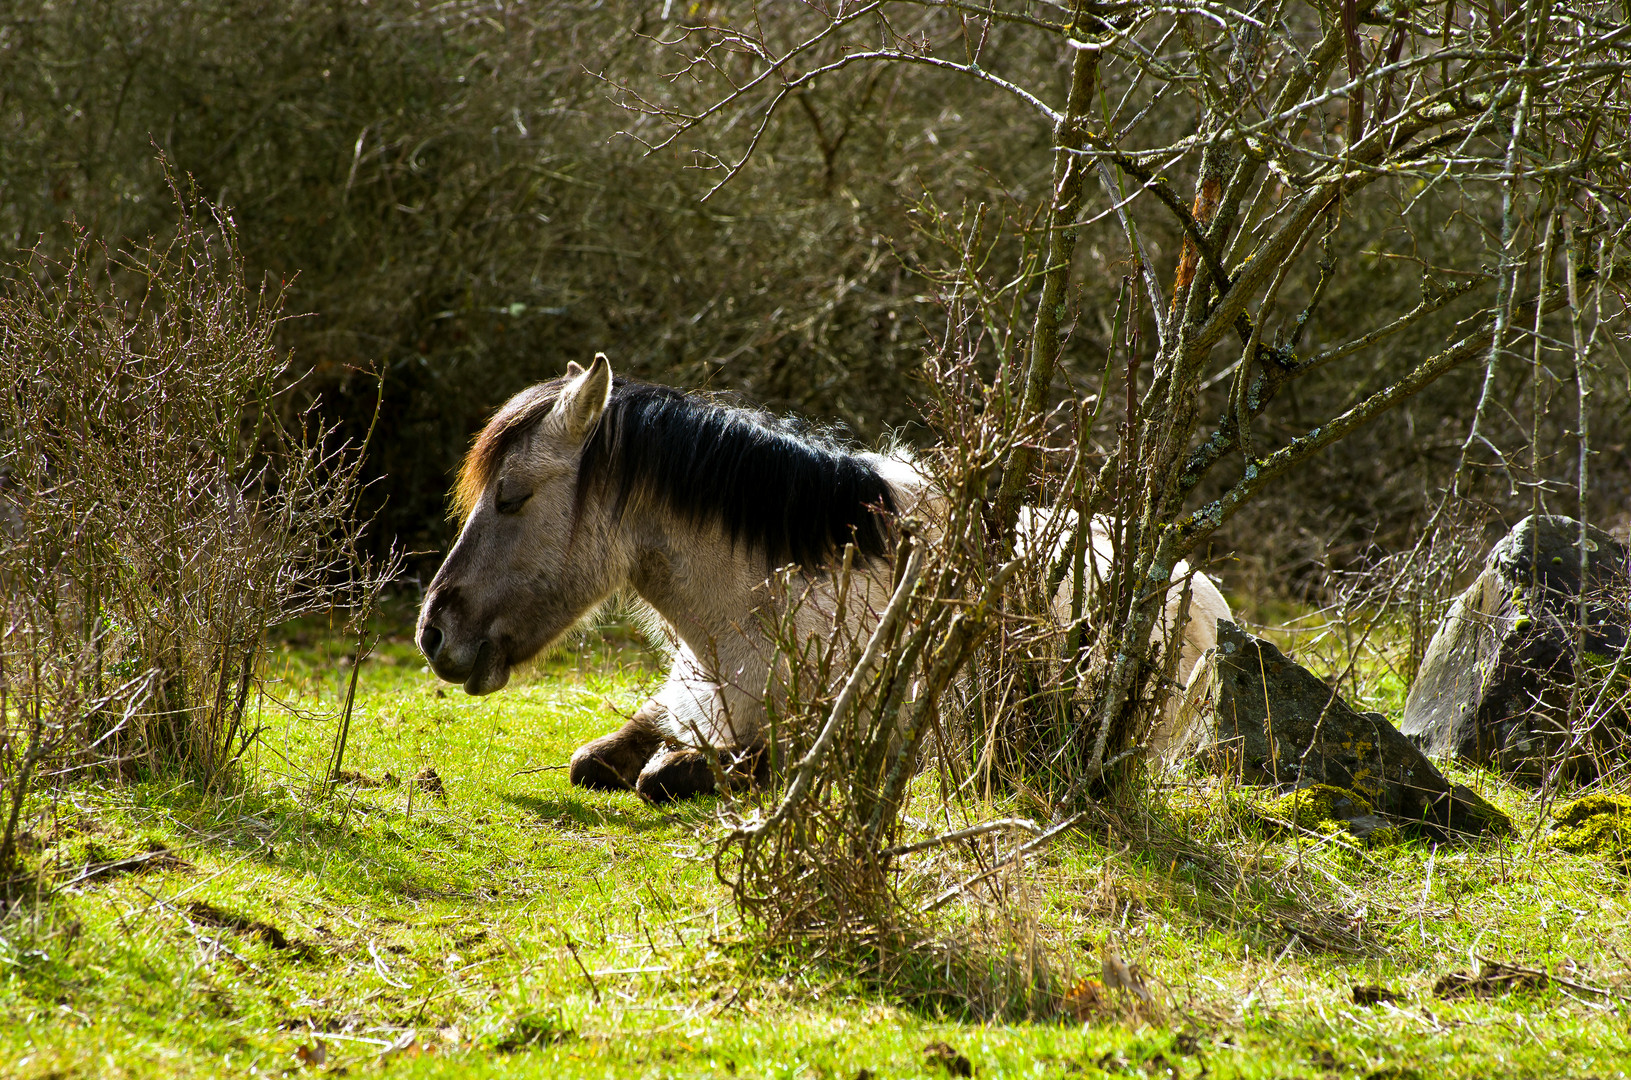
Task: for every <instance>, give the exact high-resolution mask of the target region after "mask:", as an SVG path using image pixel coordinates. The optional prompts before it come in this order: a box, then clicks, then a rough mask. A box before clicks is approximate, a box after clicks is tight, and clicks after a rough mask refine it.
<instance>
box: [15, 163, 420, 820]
mask: <svg viewBox="0 0 1631 1080" xmlns="http://www.w3.org/2000/svg"><path fill="white" fill-rule="evenodd" d="M172 190H173V191H174V194H175V196H176V202H177V206H178V209H179V221H178V224H177V227H176V229H175V232H174V234H173V235H172V236H170V237H168V238H165V239H154V240H150V241H148V242H147V243H145V244H142V245H139V246H133V247H129V248H126V249H120V250H108V249H105V248H104V247H102V246H101V245H99V244H97V243H96V242H95V241H94V240H92V239H91V238H90V236H89V235H87V234H85V233H83V232H82V233H80V234H78V236H77V239H76V242H75V243H74V244H73V246H72V248H71V249H70V250H69V251H68V252H67V254H66V255H64V256H63V257H61V258H54V257H52V256H51V255H50V254H49V253H47V252H46V251H43V250H36V251H34V252H33V253H32V254H31V255H30V256H29V258H28V260H27V261H26V262H25V263H23V264H22V265H20V266H18V267H16V268H15V270H14V272H13V274H12V275H11V278H10V280H9V281H8V282H7V288H6V290H5V294H4V295H3V297H0V383H3V384H4V385H5V386H6V388H7V389H6V393H5V398H4V405H3V408H4V410H5V411H4V414H3V415H0V424H3V427H4V430H5V450H4V459H3V460H0V480H3V485H4V486H3V489H0V493H3V496H4V501H3V507H4V511H5V521H4V526H3V529H4V538H5V562H4V565H3V567H0V578H3V579H4V582H5V586H6V595H7V597H8V602H7V627H6V639H5V655H4V658H3V662H4V665H5V675H4V679H5V686H4V688H0V693H4V694H6V695H8V701H9V706H8V708H9V709H10V710H11V711H10V712H9V713H8V714H7V715H8V719H7V722H6V725H5V728H6V730H5V736H4V738H5V739H6V746H7V747H8V751H9V757H8V760H7V766H8V767H7V771H6V773H5V784H6V786H7V788H8V789H9V796H10V799H11V801H12V803H13V805H14V806H16V805H20V800H21V799H22V798H23V795H24V792H25V790H26V788H27V787H28V784H29V783H30V781H31V780H34V779H36V778H38V777H39V775H40V772H39V767H38V766H39V762H40V761H41V760H42V754H44V753H45V751H44V750H43V749H41V748H45V747H57V748H60V749H61V750H62V751H63V753H65V754H68V755H69V756H70V757H72V758H74V760H75V763H76V764H77V765H79V766H81V767H84V766H87V765H91V764H99V765H112V766H114V767H115V768H116V770H117V771H119V772H121V773H125V774H130V773H134V772H141V771H150V770H160V771H164V772H166V773H171V774H178V775H182V776H185V777H187V778H188V779H190V780H192V781H193V782H195V783H196V784H197V785H199V787H200V788H203V789H209V788H212V787H215V786H218V785H220V784H222V783H223V782H225V781H226V780H227V779H228V778H230V777H231V776H232V775H233V774H234V770H235V766H236V765H237V763H238V762H239V760H240V759H241V758H242V756H243V754H244V752H245V751H246V750H247V749H248V748H249V747H250V746H251V745H252V744H253V742H254V740H255V738H256V736H257V735H258V734H259V730H258V728H257V727H256V726H255V722H254V716H255V712H256V710H255V703H256V693H257V688H258V679H259V676H260V671H259V664H260V661H261V658H262V656H263V655H264V650H265V646H266V633H267V630H268V628H269V627H271V626H274V625H276V624H278V623H281V622H283V621H285V620H288V619H291V618H294V617H296V616H299V615H302V614H305V613H308V612H313V611H321V610H328V609H330V608H332V607H334V606H336V605H349V604H352V603H354V602H357V601H361V600H365V599H368V598H370V597H372V596H373V595H374V593H375V592H376V591H377V586H378V583H379V581H380V580H381V579H382V578H384V577H389V576H390V575H391V574H392V573H393V572H394V567H395V564H394V563H390V562H388V563H387V564H386V565H384V566H371V565H369V564H367V563H366V562H364V561H362V560H361V559H360V558H359V556H358V541H359V538H360V536H361V533H362V529H363V527H364V523H363V522H362V521H360V520H359V519H358V518H357V516H356V513H355V505H356V500H357V497H358V494H359V486H360V485H359V478H358V466H359V461H360V453H361V447H360V446H359V445H356V444H351V443H346V442H342V441H340V440H339V439H337V438H335V437H334V432H333V430H332V429H331V428H329V427H327V426H325V425H324V424H322V423H321V422H320V421H318V420H317V419H316V418H315V416H314V415H313V414H311V413H310V412H304V413H302V412H291V411H290V410H289V409H288V407H287V401H286V398H287V394H288V389H289V386H290V382H289V377H288V376H289V357H288V355H287V354H286V353H284V352H282V351H281V350H280V349H279V348H278V347H277V346H276V344H275V342H274V336H275V333H276V330H277V326H278V323H279V320H280V305H281V302H282V294H281V290H280V289H276V288H270V289H268V288H261V289H257V288H255V287H253V286H251V285H250V284H249V283H248V282H246V280H245V278H244V273H243V264H242V260H241V257H240V255H239V253H238V243H237V234H236V229H235V227H234V224H233V222H232V219H231V217H230V216H228V215H227V214H226V213H225V212H224V211H222V210H219V209H217V208H215V207H213V206H211V205H210V204H208V203H207V202H205V201H203V200H202V199H200V198H199V197H197V196H196V195H195V194H192V193H191V192H183V191H182V190H180V189H179V188H175V187H173V189H172ZM25 743H26V744H27V747H28V748H27V749H26V750H21V751H19V749H18V748H20V747H22V746H23V745H24V744H25Z"/></svg>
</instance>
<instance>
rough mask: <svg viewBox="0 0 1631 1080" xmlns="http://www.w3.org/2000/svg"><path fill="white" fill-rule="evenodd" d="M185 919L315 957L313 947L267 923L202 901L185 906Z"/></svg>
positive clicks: (296, 953) (275, 947) (298, 954)
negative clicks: (252, 936)
mask: <svg viewBox="0 0 1631 1080" xmlns="http://www.w3.org/2000/svg"><path fill="white" fill-rule="evenodd" d="M187 917H188V918H189V919H191V920H192V921H193V922H199V923H203V924H204V925H206V926H218V927H220V928H221V929H223V930H235V931H237V932H238V933H241V934H253V935H254V936H256V937H258V938H260V939H261V940H262V941H264V942H266V943H267V944H268V945H270V946H272V948H274V949H280V950H286V951H289V952H292V953H294V954H295V955H297V956H301V957H308V958H309V957H312V956H315V955H317V950H316V948H315V947H314V946H312V945H310V944H309V943H307V942H304V941H301V940H300V939H299V938H292V937H289V936H288V935H287V934H285V933H284V932H283V931H282V930H279V929H278V928H277V927H275V926H273V925H272V924H271V923H269V922H262V921H261V920H259V919H251V918H250V917H249V916H247V915H239V914H238V913H237V912H233V911H226V910H224V909H222V908H218V907H216V906H215V905H214V904H211V903H208V902H207V901H204V900H194V901H193V902H192V903H190V904H188V905H187Z"/></svg>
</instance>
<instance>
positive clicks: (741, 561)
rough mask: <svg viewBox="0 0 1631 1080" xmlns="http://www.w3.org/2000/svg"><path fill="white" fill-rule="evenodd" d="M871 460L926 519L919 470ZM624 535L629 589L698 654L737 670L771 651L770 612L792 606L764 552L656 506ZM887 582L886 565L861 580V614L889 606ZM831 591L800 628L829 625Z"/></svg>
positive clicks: (806, 602)
mask: <svg viewBox="0 0 1631 1080" xmlns="http://www.w3.org/2000/svg"><path fill="white" fill-rule="evenodd" d="M869 457H872V458H873V462H874V465H875V466H876V465H878V464H883V465H884V466H885V467H884V468H881V469H880V471H881V472H883V473H884V476H885V478H886V479H887V480H888V481H889V482H890V485H891V486H892V487H893V488H894V492H895V497H896V498H895V501H896V506H897V507H899V508H900V511H901V513H902V514H903V515H905V514H921V513H923V512H924V510H925V509H926V505H927V501H928V491H929V485H928V483H927V481H926V480H925V479H924V477H923V476H922V474H921V473H919V472H918V470H917V468H916V466H915V465H913V464H912V463H911V462H909V461H905V460H902V459H900V458H878V457H875V456H872V455H869ZM625 529H626V535H627V538H628V543H629V546H630V550H631V551H632V553H633V557H632V559H631V560H630V573H629V584H630V585H631V586H632V587H633V588H634V590H635V592H637V593H639V595H640V598H641V599H642V600H644V601H645V602H646V603H648V604H650V605H651V606H652V607H653V608H654V609H655V610H656V611H657V613H658V614H659V615H661V616H662V617H663V618H664V619H666V620H667V621H668V623H669V624H670V625H671V626H672V627H673V628H674V631H675V633H677V634H678V635H679V637H680V639H681V640H682V641H684V642H685V644H686V645H687V646H689V647H690V648H691V650H692V651H693V652H695V653H696V654H697V655H698V656H702V657H706V656H709V655H717V656H718V657H719V658H720V660H721V661H722V662H728V663H729V664H734V663H735V662H736V661H737V660H739V659H745V658H746V656H747V655H748V654H749V653H752V654H758V653H761V652H763V651H764V648H765V646H766V636H765V631H764V628H763V622H764V619H765V618H766V616H767V615H768V616H772V617H774V616H775V615H776V612H775V611H772V610H767V609H768V608H771V607H774V606H775V605H779V604H785V603H786V602H787V601H786V598H785V595H784V592H785V590H782V589H779V588H776V587H772V586H769V585H767V578H768V577H769V568H768V567H767V566H766V565H765V559H764V555H763V553H762V552H760V551H759V550H757V549H756V548H754V547H753V546H752V545H749V544H744V543H736V544H732V543H731V542H730V539H729V538H728V537H727V536H726V534H725V532H724V530H723V529H721V528H720V527H718V526H717V525H698V524H696V523H694V522H690V521H685V520H682V519H680V518H678V517H676V516H675V515H673V514H671V513H668V512H667V511H666V510H665V509H663V508H662V507H661V506H660V505H655V504H654V502H646V503H645V504H644V505H643V507H642V508H641V509H640V510H639V511H638V512H637V513H631V514H630V515H629V516H628V518H627V519H625ZM888 576H889V575H888V567H887V565H885V563H879V562H877V561H876V560H874V561H873V564H869V566H868V567H867V569H866V570H865V571H863V572H862V573H860V574H858V575H857V576H856V578H855V584H856V587H857V589H858V591H857V593H856V597H857V601H858V603H857V604H856V608H857V610H862V609H865V608H867V607H871V606H875V605H877V604H879V603H881V601H884V600H887V599H888V593H887V585H888ZM874 578H878V579H879V580H881V581H882V582H883V585H884V592H883V593H882V594H881V600H880V597H878V596H874V595H873V594H874V593H875V592H877V589H876V587H875V586H876V585H877V582H876V581H873V579H874ZM832 591H833V590H832V588H831V584H830V583H829V582H825V581H818V582H817V583H816V587H815V588H814V589H813V590H811V591H810V592H809V593H807V594H804V595H802V596H801V597H800V600H799V601H798V602H799V603H800V605H801V610H800V612H799V622H800V623H801V624H804V623H808V624H810V626H811V627H814V626H815V625H816V624H817V623H819V622H821V621H822V619H823V618H828V617H830V615H831V611H830V610H828V609H830V608H831V607H832V597H831V595H830V594H831V593H832Z"/></svg>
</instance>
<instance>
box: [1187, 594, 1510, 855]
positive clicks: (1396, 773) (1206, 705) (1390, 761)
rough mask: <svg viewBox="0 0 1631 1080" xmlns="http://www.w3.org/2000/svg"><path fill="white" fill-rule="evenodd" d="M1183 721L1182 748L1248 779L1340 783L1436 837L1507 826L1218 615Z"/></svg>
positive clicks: (1414, 751) (1394, 733)
mask: <svg viewBox="0 0 1631 1080" xmlns="http://www.w3.org/2000/svg"><path fill="white" fill-rule="evenodd" d="M1179 724H1180V730H1183V731H1185V739H1184V756H1190V757H1193V758H1195V759H1196V760H1198V761H1199V762H1200V763H1201V764H1202V765H1203V767H1205V768H1207V769H1210V770H1211V771H1213V772H1217V773H1220V774H1232V775H1234V776H1236V777H1238V778H1239V779H1241V780H1243V781H1245V782H1247V783H1251V784H1262V785H1265V786H1271V787H1275V788H1280V789H1283V790H1295V789H1297V788H1310V787H1313V786H1314V785H1319V784H1323V785H1328V786H1329V787H1331V788H1341V789H1344V790H1346V791H1350V792H1355V793H1357V794H1359V795H1360V796H1362V797H1363V798H1364V800H1365V801H1366V802H1368V803H1369V807H1370V808H1371V809H1374V811H1375V813H1377V814H1383V815H1386V816H1387V817H1389V818H1393V819H1396V820H1399V821H1402V822H1412V823H1416V824H1419V825H1420V826H1421V827H1423V828H1424V829H1426V830H1427V831H1428V832H1430V833H1432V834H1434V835H1437V836H1445V835H1447V834H1449V833H1485V832H1493V833H1501V834H1506V833H1510V832H1511V831H1512V823H1511V821H1510V820H1508V818H1507V817H1506V815H1505V814H1503V813H1501V811H1500V810H1498V809H1496V808H1495V807H1493V806H1491V805H1490V804H1489V803H1487V802H1485V801H1484V800H1483V799H1482V798H1480V797H1479V796H1478V795H1477V794H1476V793H1475V792H1473V791H1472V790H1471V789H1470V788H1467V787H1465V786H1463V785H1461V784H1451V783H1450V782H1449V781H1448V780H1446V779H1445V778H1444V776H1443V775H1442V774H1441V773H1440V772H1439V771H1438V769H1437V768H1435V767H1434V766H1433V763H1432V762H1431V761H1429V760H1428V759H1427V756H1426V755H1425V754H1423V753H1422V751H1421V749H1420V748H1419V747H1418V746H1416V744H1415V743H1413V742H1411V741H1410V740H1409V739H1407V738H1405V737H1404V736H1403V735H1401V734H1400V733H1399V730H1398V729H1397V728H1395V727H1394V726H1393V725H1392V724H1390V723H1388V721H1387V719H1386V718H1385V717H1383V716H1382V714H1380V713H1364V712H1359V711H1358V710H1356V709H1354V708H1353V707H1352V706H1351V705H1349V704H1348V703H1347V702H1346V701H1344V700H1343V699H1342V697H1341V695H1339V694H1337V693H1336V691H1334V690H1332V689H1331V687H1329V686H1327V685H1326V684H1325V682H1324V681H1323V680H1322V679H1320V678H1319V677H1318V676H1317V675H1315V674H1313V673H1312V672H1310V671H1309V670H1308V669H1306V668H1304V667H1301V666H1300V665H1298V664H1297V663H1296V662H1294V661H1293V660H1291V659H1290V658H1288V657H1287V656H1286V655H1285V654H1284V653H1282V652H1281V651H1280V650H1279V649H1277V648H1275V647H1274V645H1273V643H1271V642H1268V641H1264V640H1263V639H1262V638H1257V637H1253V636H1252V635H1250V634H1248V633H1246V632H1245V631H1243V630H1241V629H1240V627H1238V626H1236V625H1235V624H1234V623H1231V622H1225V621H1223V620H1221V619H1220V620H1219V621H1218V644H1217V648H1216V649H1214V650H1213V651H1212V652H1210V653H1208V654H1207V657H1206V659H1205V660H1204V661H1202V663H1201V664H1200V665H1199V666H1197V668H1196V673H1195V677H1194V678H1192V679H1191V680H1190V683H1189V689H1188V691H1187V692H1186V693H1185V695H1184V702H1183V705H1182V707H1181V711H1180V715H1179ZM1355 816H1361V815H1357V814H1356V815H1355Z"/></svg>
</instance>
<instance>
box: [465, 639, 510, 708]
mask: <svg viewBox="0 0 1631 1080" xmlns="http://www.w3.org/2000/svg"><path fill="white" fill-rule="evenodd" d="M509 681H510V664H509V661H508V660H506V659H505V657H504V654H503V651H502V650H500V649H498V648H496V647H495V646H494V645H493V643H492V642H491V641H484V642H482V643H481V651H480V652H478V653H477V654H476V666H475V668H474V669H473V670H472V671H471V672H470V677H469V678H467V679H465V680H464V692H465V693H467V694H469V695H471V696H472V697H480V696H481V695H483V694H491V693H492V692H493V691H495V690H502V689H504V686H505V684H506V683H508V682H509Z"/></svg>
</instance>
